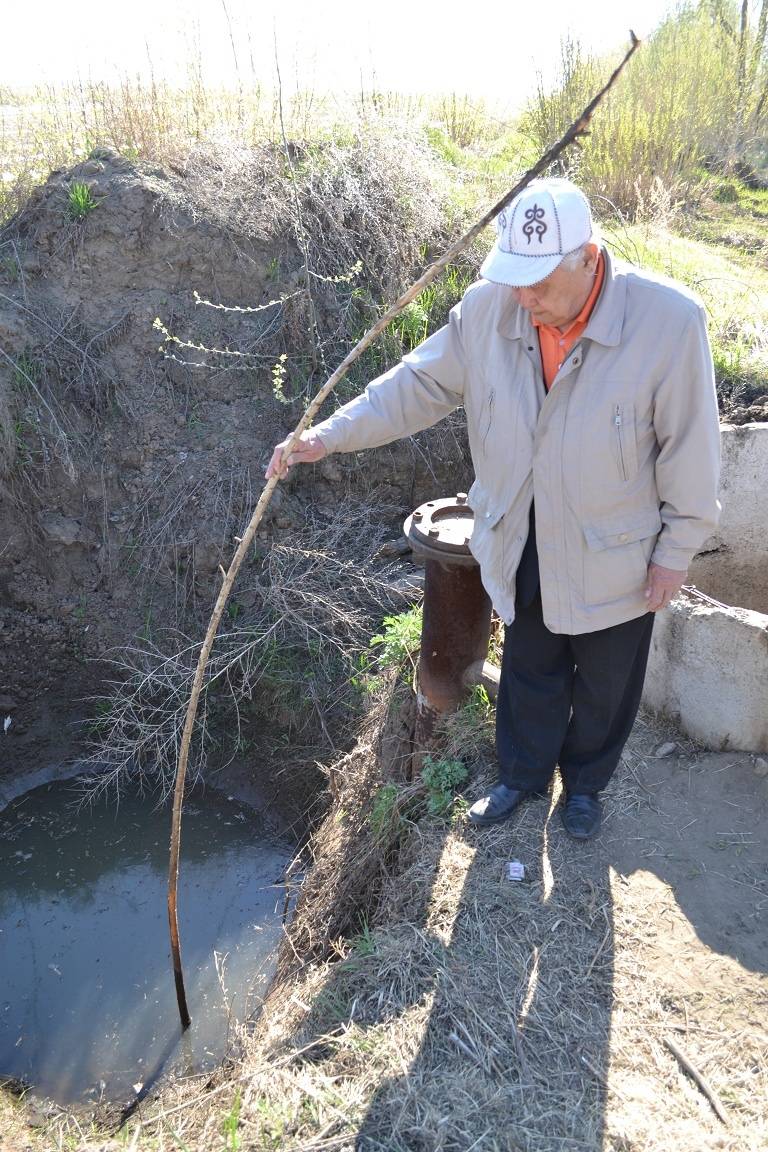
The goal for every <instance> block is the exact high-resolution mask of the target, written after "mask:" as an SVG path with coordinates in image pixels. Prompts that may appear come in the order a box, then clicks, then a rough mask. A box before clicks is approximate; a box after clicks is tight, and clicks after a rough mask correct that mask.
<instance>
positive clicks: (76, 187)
mask: <svg viewBox="0 0 768 1152" xmlns="http://www.w3.org/2000/svg"><path fill="white" fill-rule="evenodd" d="M96 207H98V201H97V200H94V199H93V196H92V195H91V190H90V188H89V187H88V185H87V184H83V183H82V182H81V181H79V180H76V181H75V182H74V183H73V184H70V186H69V190H68V192H67V211H68V212H69V215H70V216H71V217H72V219H73V220H85V218H86V216H90V214H91V212H93V210H94V208H96Z"/></svg>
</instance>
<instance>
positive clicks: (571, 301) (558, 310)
mask: <svg viewBox="0 0 768 1152" xmlns="http://www.w3.org/2000/svg"><path fill="white" fill-rule="evenodd" d="M597 259H598V248H597V245H596V244H588V245H587V247H586V249H585V250H584V253H583V259H579V262H578V264H577V266H576V267H575V268H574V267H569V266H568V265H566V264H560V265H559V266H558V267H557V268H555V270H554V272H553V273H552V274H551V275H550V276H547V278H546V280H542V281H540V282H539V283H538V284H534V285H533V287H532V288H513V289H512V292H513V293H514V297H515V300H516V301H517V303H518V304H519V305H520V307H521V308H525V310H526V312H530V314H531V318H532V319H533V320H535V321H536V322H537V323H538V324H549V325H551V326H552V327H554V328H566V327H567V326H568V325H569V324H570V323H571V321H572V320H575V319H576V317H577V316H578V314H579V312H581V310H582V308H583V307H584V305H585V304H586V302H587V299H588V297H589V294H590V292H591V291H592V286H593V284H594V282H595V270H596V268H597Z"/></svg>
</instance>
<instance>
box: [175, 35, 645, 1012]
mask: <svg viewBox="0 0 768 1152" xmlns="http://www.w3.org/2000/svg"><path fill="white" fill-rule="evenodd" d="M630 36H631V44H630V47H629V48H628V50H627V52H626V54H625V55H624V58H623V59H622V61H621V63H620V64H619V65H618V67H617V68H616V69H615V70H614V71H613V72H612V74H611V76H610V77H609V79H608V81H607V82H606V84H605V85H604V86H603V87H602V88H601V89H600V91H599V92H598V93H597V94H596V95H595V96H594V97H593V98H592V100H590V102H589V104H588V105H587V106H586V108H585V109H584V111H583V112H582V114H581V116H579V117H578V119H577V120H575V121H574V122H573V124H571V126H570V127H569V128H568V130H567V131H566V132H565V133H564V134H563V136H561V138H560V139H559V140H558V141H557V143H556V144H553V145H552V147H551V148H549V149H547V151H546V152H545V153H544V154H543V155H542V156H541V157H540V159H539V160H538V161H537V162H536V164H534V165H533V167H532V168H529V169H528V171H527V172H526V173H525V175H524V176H523V177H522V179H521V180H519V181H518V183H517V184H516V185H515V186H514V187H513V188H512V189H511V190H510V191H509V192H507V194H506V195H505V196H504V197H502V199H501V200H499V201H498V203H497V204H494V205H493V207H492V208H490V209H489V210H488V211H487V212H486V213H485V215H484V216H483V217H482V218H481V219H480V220H478V222H477V223H476V224H475V225H474V226H473V227H472V228H470V230H469V231H468V232H466V233H465V234H464V235H463V236H462V237H461V238H460V239H459V240H457V241H456V242H455V243H454V244H453V245H452V246H451V247H450V248H449V249H448V250H447V252H445V253H444V254H443V255H442V256H441V257H440V258H439V259H438V260H436V261H435V262H434V264H431V265H430V266H429V268H427V270H426V271H425V272H424V273H423V275H422V276H420V277H419V279H418V280H416V281H415V283H414V284H412V285H411V287H410V288H409V289H408V290H407V291H406V292H404V293H403V294H402V295H401V296H400V297H399V299H398V300H396V301H395V303H394V304H393V305H392V306H391V307H390V308H389V309H388V311H387V312H385V313H384V315H383V316H382V317H381V318H380V319H379V320H378V321H377V322H376V323H375V324H374V325H373V327H372V328H370V329H369V330H368V331H367V332H366V333H365V335H364V336H363V337H362V338H361V339H360V340H359V341H358V342H357V344H356V345H355V346H354V348H353V349H352V350H351V351H350V352H348V353H347V355H346V356H345V357H344V359H343V360H342V362H341V364H340V365H339V367H338V368H337V369H336V371H335V372H334V373H333V375H332V376H331V377H330V378H329V379H328V380H327V381H326V383H325V384H324V385H323V387H322V388H321V389H320V391H319V392H318V393H317V395H316V396H315V398H314V400H313V401H312V403H311V404H310V405H309V407H308V408H307V410H306V412H305V413H304V416H303V417H302V419H301V420H300V421H299V423H298V424H297V426H296V429H295V430H294V432H293V433H292V435H291V436H290V438H289V439H288V441H287V443H286V446H285V449H284V455H285V457H286V458H287V457H289V456H290V454H291V452H292V451H293V448H294V447H295V445H296V443H297V442H298V440H299V437H300V436H301V434H302V432H303V431H304V430H305V429H306V428H308V427H309V426H310V424H311V423H312V421H313V420H314V419H315V416H316V415H317V413H318V412H319V410H320V407H321V406H322V404H323V403H324V401H325V400H326V399H327V397H328V396H329V395H330V394H331V392H332V391H333V389H334V388H335V387H336V385H337V384H338V383H339V381H340V380H341V379H342V378H343V377H344V376H345V374H346V372H347V370H348V369H349V368H350V367H351V365H352V364H354V362H355V361H356V360H357V359H358V358H359V357H360V356H361V355H362V353H363V352H365V350H366V349H367V348H368V347H369V346H370V345H371V344H372V343H373V342H374V340H376V339H377V338H378V337H379V336H380V335H381V333H382V332H383V331H384V330H385V329H386V328H387V327H388V326H389V324H391V323H392V321H393V320H394V319H395V317H397V316H398V315H399V313H400V312H402V310H403V309H404V308H405V307H406V306H407V305H408V304H410V302H411V301H412V300H414V299H415V298H416V297H417V296H418V295H419V293H420V292H422V291H423V290H424V289H425V288H426V287H427V286H428V285H429V284H431V283H432V281H433V280H435V279H436V278H437V276H439V275H440V273H441V272H442V271H443V270H444V269H445V268H446V267H447V266H448V265H449V264H450V263H452V262H453V261H454V260H456V258H457V257H458V256H459V255H460V254H461V253H462V252H463V251H464V250H465V249H466V248H468V247H469V245H470V244H471V243H472V242H473V241H474V240H475V239H476V238H477V237H478V236H479V235H480V233H481V232H482V231H483V229H484V228H486V227H487V226H488V225H489V224H491V223H492V222H493V220H494V219H495V218H496V216H497V215H498V214H499V213H500V212H501V211H503V209H504V208H506V207H507V205H508V204H510V203H511V201H512V200H514V198H515V196H517V195H518V194H519V193H520V192H521V191H522V190H523V189H524V188H525V187H526V186H527V185H528V184H529V183H530V182H531V180H533V179H535V178H536V177H537V176H539V175H541V174H542V173H544V172H546V170H547V168H549V166H550V165H551V164H553V163H554V162H555V160H557V158H558V157H559V156H560V155H561V153H562V152H564V151H565V149H566V148H567V147H568V146H569V145H570V144H572V143H574V142H575V141H576V140H578V139H580V138H581V137H583V136H586V135H587V133H588V131H589V124H590V120H591V118H592V115H593V113H594V111H595V109H596V108H597V106H598V104H599V103H600V102H601V100H602V99H603V97H604V96H605V95H606V93H607V92H608V91H609V90H610V89H611V88H612V87H613V85H614V84H615V82H616V80H617V79H618V77H619V75H620V73H621V72H622V70H623V69H624V67H625V66H626V64H627V63H628V61H629V60H630V58H631V57H632V56H633V54H634V53H635V51H636V50H637V48H638V46H639V44H640V41H639V40H638V39H637V37H636V36H635V34H634V32H631V33H630ZM277 483H278V477H277V476H273V477H272V478H271V479H270V480H268V481H267V483H266V485H265V486H264V489H263V491H262V494H261V496H260V498H259V501H258V503H257V505H256V508H255V509H254V512H253V515H252V517H251V520H250V523H249V524H248V527H247V528H246V530H245V532H244V533H243V536H242V538H241V539H240V541H239V543H238V547H237V551H236V552H235V554H234V556H233V558H232V562H231V563H230V566H229V569H228V571H227V572H224V569H223V568H222V569H221V572H222V576H223V580H222V585H221V589H220V591H219V595H218V597H217V599H216V604H215V605H214V609H213V613H212V615H211V619H210V622H209V624H208V630H207V632H206V634H205V639H204V640H203V644H202V647H201V649H200V656H199V659H198V662H197V669H196V672H195V678H194V682H193V685H192V692H191V694H190V698H189V705H188V707H187V714H186V719H185V722H184V731H183V733H182V738H181V745H180V748H179V759H178V766H177V770H176V785H175V789H174V799H173V816H172V821H171V845H170V861H169V868H168V924H169V928H170V936H171V955H172V960H173V973H174V980H175V984H176V997H177V1000H178V1005H179V1015H180V1017H181V1024H182V1027H183V1028H188V1027H189V1025H190V1022H191V1021H190V1015H189V1009H188V1007H187V999H186V993H185V989H184V976H183V973H182V966H181V945H180V941H179V924H178V905H177V889H178V876H179V851H180V843H181V807H182V800H183V797H184V782H185V779H186V770H187V761H188V759H189V749H190V744H191V742H192V733H193V731H194V726H195V718H196V716H197V706H198V701H199V698H200V693H201V690H202V686H203V677H204V674H205V668H206V665H207V663H208V657H209V655H210V652H211V648H212V647H213V642H214V640H215V639H216V634H217V632H218V630H219V625H220V623H221V618H222V615H223V613H224V609H225V607H226V604H227V601H228V599H229V595H230V592H231V591H232V587H233V585H234V582H235V579H236V577H237V573H238V571H239V570H240V566H241V564H242V562H243V560H244V559H245V557H246V555H247V553H248V550H249V548H250V547H251V544H252V542H253V539H254V536H255V535H256V531H257V529H258V527H259V524H260V523H261V520H262V517H263V515H264V512H265V511H266V509H267V506H268V504H269V502H270V500H271V499H272V493H273V492H274V490H275V488H276V487H277Z"/></svg>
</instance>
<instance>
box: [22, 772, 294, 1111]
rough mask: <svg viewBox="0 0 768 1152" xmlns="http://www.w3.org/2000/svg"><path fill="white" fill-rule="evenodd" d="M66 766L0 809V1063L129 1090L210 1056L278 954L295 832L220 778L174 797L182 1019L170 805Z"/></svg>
mask: <svg viewBox="0 0 768 1152" xmlns="http://www.w3.org/2000/svg"><path fill="white" fill-rule="evenodd" d="M81 795H82V793H81V790H80V789H79V787H78V782H77V781H76V780H69V781H58V782H56V783H52V784H46V785H43V786H41V787H38V788H35V789H34V790H33V791H31V792H27V793H26V794H25V795H23V796H20V797H18V798H17V799H16V800H14V801H12V802H11V803H10V804H9V805H8V806H7V807H6V808H5V809H4V810H3V811H2V812H0V1076H1V1077H12V1078H15V1079H18V1080H21V1081H22V1082H23V1083H24V1084H27V1085H31V1086H33V1088H34V1091H35V1093H37V1094H39V1095H43V1096H50V1097H52V1098H53V1099H55V1100H57V1101H58V1102H59V1103H62V1104H64V1103H68V1104H71V1103H74V1102H79V1101H93V1100H99V1099H103V1100H110V1101H115V1102H119V1103H128V1102H130V1101H131V1099H133V1098H135V1097H136V1095H137V1094H138V1093H141V1092H142V1090H143V1088H144V1086H148V1085H149V1084H151V1083H153V1082H154V1081H155V1080H156V1079H157V1077H158V1076H159V1075H161V1074H164V1073H167V1072H169V1071H173V1072H174V1073H182V1074H186V1073H189V1072H194V1071H202V1070H205V1069H207V1068H209V1067H213V1066H215V1065H216V1064H217V1063H218V1062H219V1061H220V1059H221V1058H222V1056H223V1055H224V1054H225V1052H226V1051H227V1048H228V1046H229V1044H230V1043H231V1041H232V1039H233V1036H234V1029H235V1027H236V1024H237V1022H239V1021H243V1020H244V1019H245V1018H246V1017H247V1016H248V1015H249V1014H250V1013H252V1012H254V1011H255V1010H257V1009H258V1006H259V1003H260V998H261V996H262V995H263V994H264V992H265V990H266V986H267V983H268V981H269V978H270V976H271V974H272V970H273V965H274V952H275V948H276V944H277V942H278V940H279V938H280V933H281V920H282V912H283V903H284V889H283V885H282V879H283V874H284V871H285V868H286V866H287V864H288V862H289V860H290V859H291V856H292V855H293V851H292V849H291V847H290V845H288V844H286V843H284V842H281V841H279V840H277V839H275V837H274V836H272V835H269V834H268V833H267V832H266V831H265V827H264V824H263V822H262V820H261V819H260V817H259V815H258V813H256V812H255V811H254V810H253V809H252V808H249V807H247V806H246V805H244V804H242V803H240V802H239V801H237V800H235V799H233V798H228V797H227V796H226V795H224V794H223V793H220V792H216V791H214V790H210V789H209V790H206V791H204V792H201V793H199V794H197V795H193V796H192V797H191V798H190V799H189V800H188V801H187V802H186V803H185V807H184V820H183V827H182V853H181V870H180V877H179V924H180V933H181V943H182V961H183V966H184V976H185V982H186V987H187V999H188V1002H189V1008H190V1013H191V1016H192V1026H191V1028H190V1029H189V1030H188V1031H187V1032H186V1033H184V1034H183V1035H182V1033H181V1029H180V1026H179V1020H178V1009H177V1006H176V995H175V991H174V985H173V976H172V971H171V965H170V951H169V943H168V919H167V910H166V890H167V875H168V838H169V830H170V811H169V809H168V808H167V807H161V808H158V807H157V805H156V800H155V798H153V797H147V796H145V797H143V798H142V797H141V796H140V795H139V794H138V793H133V792H129V793H124V794H123V795H121V797H120V801H119V804H115V802H114V799H113V800H112V801H110V802H105V801H103V800H102V801H101V802H99V803H97V804H95V805H93V806H80V807H78V799H79V798H80V797H81Z"/></svg>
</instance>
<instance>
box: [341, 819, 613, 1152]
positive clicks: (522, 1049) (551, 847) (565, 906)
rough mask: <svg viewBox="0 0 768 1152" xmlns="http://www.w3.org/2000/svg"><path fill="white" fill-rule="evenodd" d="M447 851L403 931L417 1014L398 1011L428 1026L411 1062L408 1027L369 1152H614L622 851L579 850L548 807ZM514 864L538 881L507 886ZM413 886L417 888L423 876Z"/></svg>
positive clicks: (416, 1038) (449, 842)
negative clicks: (616, 897)
mask: <svg viewBox="0 0 768 1152" xmlns="http://www.w3.org/2000/svg"><path fill="white" fill-rule="evenodd" d="M433 839H434V843H433V845H432V848H433V855H434V857H435V858H436V859H435V863H436V864H437V863H438V860H439V868H437V870H436V871H435V874H434V876H433V882H432V885H431V887H428V886H424V887H423V888H422V898H421V904H422V907H421V915H420V917H419V916H418V915H416V916H414V915H413V914H412V915H411V916H410V917H408V916H405V917H403V918H402V919H401V923H404V924H407V925H408V931H404V933H403V944H404V945H405V946H406V948H409V951H410V955H406V956H404V958H403V963H404V965H405V964H407V965H409V966H410V967H412V968H413V969H414V971H415V973H416V978H415V979H412V981H411V985H410V995H409V996H407V997H406V998H405V1003H403V1004H402V1005H399V1006H398V1005H395V1004H394V1003H393V1004H389V1005H387V1004H386V1003H385V1012H384V1017H386V1016H387V1015H389V1014H390V1012H391V1010H393V1009H395V1010H398V1011H400V1013H401V1018H404V1017H405V1016H406V1015H407V1014H409V1013H410V1014H412V1015H413V1023H414V1027H413V1031H412V1035H411V1040H412V1045H411V1050H410V1051H408V1050H407V1048H408V1044H407V1041H408V1037H409V1031H408V1029H407V1028H405V1029H404V1030H403V1034H404V1040H405V1046H404V1049H403V1052H402V1061H403V1067H404V1071H403V1074H402V1075H401V1076H397V1077H394V1078H390V1079H386V1080H384V1081H382V1083H381V1084H380V1085H379V1087H378V1089H377V1090H376V1093H375V1095H374V1097H373V1099H372V1101H371V1104H370V1106H369V1108H368V1111H367V1114H366V1116H365V1119H364V1121H363V1123H362V1125H361V1127H360V1130H359V1133H358V1136H357V1140H356V1148H358V1149H359V1150H360V1152H384V1150H385V1149H386V1152H398V1150H402V1152H417V1150H418V1152H422V1150H423V1152H427V1150H432V1149H445V1150H449V1149H450V1150H455V1152H468V1150H469V1149H470V1148H472V1149H477V1150H481V1149H487V1150H489V1152H490V1150H492V1149H493V1150H503V1152H513V1150H516V1149H522V1148H525V1149H530V1148H541V1149H553V1148H568V1147H573V1148H577V1147H578V1148H595V1149H597V1148H600V1147H601V1145H602V1133H603V1125H604V1112H605V1093H606V1089H605V1085H606V1079H607V1058H608V1056H607V1050H608V1036H609V1029H610V1020H611V1006H612V985H613V918H612V911H611V891H610V885H609V879H608V858H607V854H606V853H605V851H604V850H603V849H602V848H601V846H600V842H599V841H598V842H595V843H594V844H590V845H584V844H576V843H574V842H573V841H570V840H569V839H568V837H567V836H566V834H565V832H564V830H563V829H562V827H561V826H560V821H559V813H558V811H557V810H556V809H554V808H552V809H550V804H549V802H548V801H538V802H537V801H533V802H529V803H528V804H527V806H526V807H525V808H523V809H522V810H521V811H520V812H519V814H518V815H517V816H516V818H515V820H514V822H513V823H512V824H510V825H502V826H501V827H497V828H493V829H488V830H482V831H479V830H475V829H474V828H471V827H469V828H463V829H461V830H458V831H451V832H448V834H447V835H444V836H443V837H442V838H441V837H439V834H437V833H435V835H434V837H433ZM440 839H442V845H441V844H440ZM511 854H514V856H515V857H516V858H517V859H519V860H520V862H521V863H523V865H524V867H525V879H524V880H522V881H514V880H510V879H507V876H506V865H507V863H508V862H509V860H510V855H511ZM421 866H422V867H423V864H422V865H421ZM399 883H400V884H401V885H402V886H403V888H404V890H408V888H409V887H411V889H412V890H413V889H415V888H416V886H417V884H418V876H413V877H409V875H408V874H407V873H406V875H405V876H403V877H401V879H400V881H399ZM417 903H418V898H417V897H415V896H414V909H413V912H414V913H416V912H417V909H416V904H417ZM406 911H407V910H406ZM419 918H420V920H421V923H420V924H419ZM409 935H410V942H409V941H408V936H409ZM427 957H429V958H430V960H431V969H430V966H429V964H426V963H425V961H426V960H427ZM359 1022H360V1023H363V1021H362V1020H360V1021H359ZM366 1023H368V1021H366ZM370 1023H371V1025H372V1026H375V1022H374V1021H371V1022H370Z"/></svg>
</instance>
